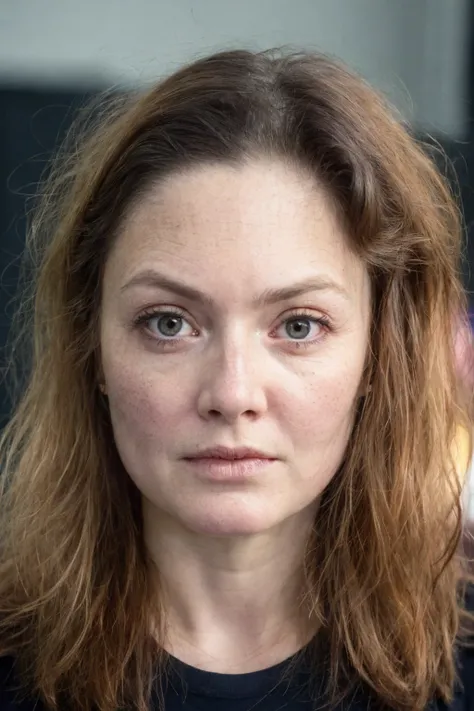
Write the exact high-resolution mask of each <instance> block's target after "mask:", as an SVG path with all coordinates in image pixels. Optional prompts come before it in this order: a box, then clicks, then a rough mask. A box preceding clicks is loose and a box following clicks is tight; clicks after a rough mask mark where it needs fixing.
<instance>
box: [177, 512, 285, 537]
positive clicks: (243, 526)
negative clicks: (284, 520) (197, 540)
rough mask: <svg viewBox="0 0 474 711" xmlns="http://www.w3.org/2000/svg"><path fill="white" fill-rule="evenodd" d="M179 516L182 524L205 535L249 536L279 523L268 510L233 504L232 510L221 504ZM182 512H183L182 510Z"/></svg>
mask: <svg viewBox="0 0 474 711" xmlns="http://www.w3.org/2000/svg"><path fill="white" fill-rule="evenodd" d="M186 513H187V515H182V516H181V521H182V522H183V523H184V525H185V526H186V527H187V528H188V529H191V530H192V531H193V532H194V533H199V534H202V535H207V536H251V535H256V534H258V533H263V532H264V531H266V530H268V529H269V528H272V526H275V525H277V524H278V523H280V521H279V520H276V519H275V516H274V515H272V516H270V512H269V511H267V512H266V514H267V515H265V512H263V511H262V510H260V511H258V512H257V511H249V510H245V508H244V507H239V506H236V505H234V506H233V507H232V510H227V509H226V507H225V506H224V507H223V506H221V507H220V508H219V509H216V510H214V511H213V510H209V509H207V510H205V511H192V512H191V511H188V512H186ZM183 514H184V512H183Z"/></svg>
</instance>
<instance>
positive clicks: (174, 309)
mask: <svg viewBox="0 0 474 711" xmlns="http://www.w3.org/2000/svg"><path fill="white" fill-rule="evenodd" d="M311 311H312V309H309V308H305V307H295V308H294V309H290V310H288V311H287V312H285V313H283V314H282V315H281V316H280V318H279V320H278V323H277V324H276V326H275V328H278V326H280V325H281V324H283V323H285V321H288V320H290V319H292V318H298V317H301V318H309V319H310V320H313V321H314V322H316V323H317V322H318V321H319V322H320V323H321V325H322V326H326V328H327V327H331V326H332V321H331V319H330V318H329V317H328V316H326V315H325V314H321V315H320V316H319V317H318V316H315V315H313V314H312V313H310V312H311ZM167 313H171V314H173V313H174V314H176V315H178V316H180V317H182V318H183V319H184V320H187V315H188V312H187V310H186V309H183V308H182V307H180V306H174V305H171V304H170V305H168V306H163V307H153V306H151V307H148V308H147V309H144V310H143V311H142V312H141V313H140V314H138V316H137V317H136V318H135V319H134V320H135V322H146V320H147V319H152V318H156V317H159V316H161V315H163V314H167ZM189 317H190V321H188V323H189V325H190V326H191V328H197V327H196V326H194V325H193V321H194V319H192V317H191V315H190V314H189ZM178 339H179V336H178V337H177V338H176V339H175V340H178ZM170 340H171V339H170Z"/></svg>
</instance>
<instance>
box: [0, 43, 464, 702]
mask: <svg viewBox="0 0 474 711" xmlns="http://www.w3.org/2000/svg"><path fill="white" fill-rule="evenodd" d="M91 115H92V117H93V118H92V119H91V120H89V119H88V120H87V121H85V122H84V124H83V125H82V126H81V132H80V137H79V139H78V138H77V135H78V134H77V131H76V130H75V131H74V132H73V134H72V135H71V136H70V140H69V141H68V144H67V149H66V152H64V151H63V152H61V153H60V156H59V157H58V159H57V161H56V163H55V165H54V167H53V169H52V170H51V172H50V173H49V176H48V178H47V180H46V183H45V184H44V185H43V186H42V188H41V190H40V195H41V197H40V201H39V204H38V206H37V207H36V211H35V216H34V219H33V221H32V223H31V229H30V230H29V234H28V239H27V251H26V254H27V259H26V261H25V264H26V267H25V272H24V276H25V277H26V281H25V285H26V287H27V288H26V291H25V292H24V296H23V300H22V302H21V305H20V308H19V309H18V313H17V321H16V324H17V327H18V328H19V333H20V335H21V334H23V335H25V336H26V340H25V339H23V340H17V341H16V342H15V346H16V352H15V357H16V359H17V360H20V361H21V362H20V367H21V373H20V375H21V378H20V385H21V391H20V393H19V396H18V398H17V401H16V402H15V407H14V411H13V415H12V418H11V420H10V421H9V424H8V425H7V427H6V428H5V430H4V433H3V437H2V439H1V442H0V458H1V467H2V476H1V489H0V497H1V498H0V504H1V511H0V517H1V518H0V653H1V654H2V655H6V654H12V655H14V657H15V658H16V660H17V667H18V674H19V675H20V679H21V680H22V683H24V685H25V688H26V686H27V685H29V687H30V688H33V689H35V690H36V691H37V692H38V693H39V694H40V695H41V697H42V698H43V699H44V700H45V702H46V704H47V705H48V706H50V707H51V708H53V709H54V708H62V707H63V706H62V704H63V703H65V704H66V703H67V704H69V705H70V706H71V708H74V709H79V710H81V711H86V710H90V709H92V708H97V709H100V711H115V709H117V708H119V707H120V708H121V707H125V706H126V705H128V707H129V708H134V709H137V710H138V711H145V709H146V708H147V707H148V703H149V700H150V694H151V693H152V688H153V686H154V684H155V683H156V680H157V679H159V680H161V679H163V678H166V665H167V660H169V657H168V655H167V654H166V652H165V651H164V636H163V635H164V634H165V628H166V610H164V609H163V608H162V604H161V599H160V577H159V571H157V570H153V566H152V563H151V560H150V559H149V557H148V555H147V551H146V549H145V546H144V542H143V522H142V514H141V506H140V494H139V492H138V490H137V489H136V487H135V485H134V484H133V483H132V482H131V480H130V478H129V476H128V475H127V472H126V471H125V469H124V466H123V465H122V463H121V461H120V459H119V456H118V453H117V451H116V448H115V445H114V439H113V434H112V429H111V423H110V418H109V413H108V410H107V406H106V404H105V403H104V399H103V397H102V395H101V393H100V391H99V388H98V383H99V380H100V343H99V329H98V324H99V319H100V305H101V282H102V274H103V269H104V264H105V262H106V260H107V256H108V253H109V250H110V248H111V245H112V244H113V241H114V238H115V235H116V234H117V230H118V228H119V226H120V224H121V220H122V219H123V216H124V213H125V212H126V211H127V210H128V209H129V208H130V206H131V204H132V202H136V201H137V200H140V197H141V196H142V195H143V194H144V193H145V191H146V190H147V189H148V188H149V187H150V184H151V183H152V182H153V183H155V182H157V181H158V182H159V181H160V180H162V179H164V178H166V177H167V176H169V175H170V174H172V173H173V172H174V171H178V170H180V169H181V168H186V167H189V166H193V165H196V166H200V165H204V164H213V163H214V164H215V163H219V162H223V163H232V164H235V165H238V164H239V163H242V162H243V161H244V160H247V159H249V158H258V157H261V156H270V157H274V158H275V159H281V160H284V161H286V162H289V163H290V164H292V165H294V166H296V167H297V168H298V167H299V168H301V169H304V170H305V171H308V170H309V171H311V173H312V174H313V175H314V176H315V179H316V180H317V181H318V182H319V184H320V185H321V184H322V185H323V186H324V187H325V189H326V190H327V192H328V193H329V195H330V196H331V198H332V200H333V202H334V204H335V205H336V207H337V210H338V212H339V214H340V216H341V218H342V219H343V221H344V224H345V227H346V231H347V235H348V239H349V240H350V244H351V246H352V249H353V250H354V252H355V253H356V254H357V255H359V256H360V258H361V259H362V260H363V261H364V263H365V264H366V265H367V269H368V271H369V274H370V279H371V283H372V295H373V300H372V302H373V303H372V327H371V335H370V339H371V341H370V359H369V362H368V373H367V377H368V382H370V388H369V389H368V392H367V395H366V396H365V398H364V399H363V402H362V404H361V406H360V409H359V411H358V414H357V418H356V422H355V425H354V428H353V432H352V434H351V438H350V441H349V444H348V447H347V452H346V455H345V458H344V461H343V462H342V464H341V467H340V469H339V470H338V472H337V474H336V475H335V477H334V478H333V480H332V481H331V483H330V484H329V486H328V487H327V489H326V490H325V492H324V493H323V495H322V501H321V506H320V509H319V512H318V517H317V520H315V522H314V527H313V532H312V535H311V539H310V540H308V544H307V548H306V550H305V551H304V568H305V589H304V590H302V591H301V593H302V599H304V600H305V602H306V603H308V604H309V607H310V610H311V613H312V614H313V615H314V616H315V617H316V619H319V621H320V623H321V632H320V635H321V636H322V638H324V639H325V640H326V643H327V650H328V659H329V676H328V682H327V691H328V693H329V697H328V698H335V695H336V694H338V693H340V692H341V690H342V691H344V689H346V690H347V689H349V688H352V686H353V685H354V684H355V683H359V684H362V685H363V686H364V687H365V688H367V689H368V690H369V691H371V692H372V693H373V694H374V695H375V697H376V698H377V699H378V701H379V702H380V703H381V704H382V706H384V705H385V706H386V707H389V708H394V709H403V710H406V711H408V710H409V711H419V710H421V709H423V708H424V707H425V705H426V703H427V701H428V700H429V699H430V698H432V697H433V696H437V697H441V698H443V699H445V700H449V699H450V698H451V696H452V693H453V688H454V684H455V677H456V671H455V656H454V649H455V641H456V639H457V638H458V636H459V630H460V629H461V627H462V619H463V615H465V614H467V613H465V611H464V610H463V602H462V600H463V597H462V594H461V589H462V588H463V587H465V583H464V581H465V580H466V575H467V574H466V572H465V569H464V564H463V561H462V556H461V555H460V548H459V541H460V535H461V525H462V510H461V503H460V502H461V483H460V481H459V477H458V476H457V473H456V465H455V462H454V459H453V446H452V444H453V441H454V439H455V433H456V428H457V427H458V426H459V425H464V426H465V427H467V428H468V429H469V428H470V422H471V413H470V412H468V410H467V407H466V405H465V403H464V401H462V398H460V395H459V388H458V384H457V380H456V374H455V371H454V353H453V331H452V324H453V321H454V319H455V318H456V317H457V316H458V315H459V314H460V313H463V310H464V307H465V303H464V296H463V291H462V288H461V285H460V282H459V277H458V274H459V260H460V252H461V248H462V244H461V242H462V237H461V229H460V218H459V213H458V208H457V207H456V204H455V201H454V200H453V197H452V195H451V192H450V190H449V188H448V187H447V182H446V180H445V179H444V178H443V177H442V176H441V174H440V173H439V172H438V170H437V169H436V167H435V164H434V161H433V159H432V157H430V156H429V155H428V154H427V152H426V150H424V147H423V146H422V145H419V144H418V143H417V141H416V140H415V138H414V137H413V136H412V135H411V134H410V131H409V130H408V129H407V127H406V126H404V124H403V121H402V120H401V119H400V118H399V117H398V116H397V115H396V113H395V112H394V111H393V109H391V108H390V107H389V106H388V105H387V104H386V102H385V101H384V100H383V99H382V98H381V97H380V96H378V94H377V93H376V92H374V91H373V90H372V89H371V88H370V87H369V86H367V85H366V84H365V82H364V81H363V80H362V79H361V78H360V77H358V76H356V75H354V74H353V73H352V72H351V71H350V70H348V69H347V68H345V67H344V66H343V65H341V64H340V63H339V62H337V61H335V60H333V59H330V58H328V57H327V56H324V55H320V54H314V53H306V52H284V51H283V52H282V51H275V50H274V51H267V52H258V53H253V52H249V51H240V50H238V51H226V52H219V53H216V54H214V55H212V56H209V57H206V58H202V59H199V60H198V61H195V62H194V63H191V64H189V65H188V66H185V67H184V68H182V69H180V70H179V71H177V72H176V73H175V74H173V75H172V76H171V77H169V78H167V79H165V80H164V81H162V82H160V83H158V84H157V85H155V86H152V87H151V88H147V89H146V90H141V91H137V92H136V93H133V94H126V95H124V96H121V97H116V96H112V95H108V96H106V97H101V100H100V102H99V103H97V104H96V105H95V107H94V108H93V110H92V113H91ZM17 330H18V329H17ZM315 663H316V662H315Z"/></svg>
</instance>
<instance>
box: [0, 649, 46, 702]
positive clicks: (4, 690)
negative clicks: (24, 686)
mask: <svg viewBox="0 0 474 711" xmlns="http://www.w3.org/2000/svg"><path fill="white" fill-rule="evenodd" d="M24 697H25V694H24V693H21V690H20V686H19V683H18V679H17V677H16V674H15V659H14V657H10V656H8V657H0V711H44V706H43V705H42V704H41V703H40V702H38V701H37V700H36V699H34V698H32V697H28V698H24Z"/></svg>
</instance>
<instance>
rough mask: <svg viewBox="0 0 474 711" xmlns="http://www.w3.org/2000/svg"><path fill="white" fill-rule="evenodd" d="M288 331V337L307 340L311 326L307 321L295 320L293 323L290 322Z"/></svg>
mask: <svg viewBox="0 0 474 711" xmlns="http://www.w3.org/2000/svg"><path fill="white" fill-rule="evenodd" d="M286 330H287V332H288V335H289V336H291V337H292V338H298V339H301V338H305V337H306V336H307V335H308V333H309V331H310V325H309V322H308V320H307V319H294V320H293V321H289V322H288V324H287V329H286ZM292 331H293V333H292Z"/></svg>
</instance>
